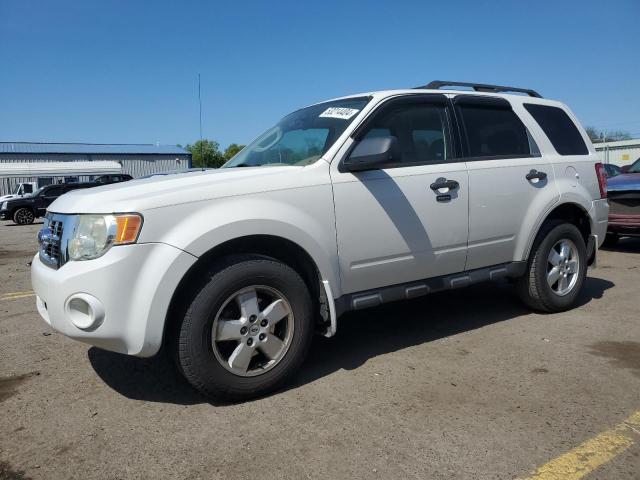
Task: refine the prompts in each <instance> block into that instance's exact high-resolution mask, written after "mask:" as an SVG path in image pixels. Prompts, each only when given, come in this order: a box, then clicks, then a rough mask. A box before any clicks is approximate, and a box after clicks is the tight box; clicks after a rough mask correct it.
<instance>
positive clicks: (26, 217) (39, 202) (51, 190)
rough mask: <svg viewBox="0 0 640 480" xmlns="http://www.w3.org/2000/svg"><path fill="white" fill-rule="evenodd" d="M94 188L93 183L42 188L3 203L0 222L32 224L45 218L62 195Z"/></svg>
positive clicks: (0, 209)
mask: <svg viewBox="0 0 640 480" xmlns="http://www.w3.org/2000/svg"><path fill="white" fill-rule="evenodd" d="M94 186H95V184H93V183H60V184H57V185H47V186H44V187H41V188H39V189H38V190H36V191H35V192H34V193H33V194H31V195H29V196H25V197H22V198H14V199H10V200H6V201H4V202H2V204H0V220H13V222H14V223H17V224H18V225H28V224H31V223H33V222H34V220H35V219H36V218H39V217H42V216H44V214H45V213H46V210H47V207H48V206H49V205H50V204H51V203H52V202H53V201H54V200H56V199H57V198H58V197H59V196H60V195H63V194H65V193H67V192H70V191H72V190H78V189H81V188H88V187H94Z"/></svg>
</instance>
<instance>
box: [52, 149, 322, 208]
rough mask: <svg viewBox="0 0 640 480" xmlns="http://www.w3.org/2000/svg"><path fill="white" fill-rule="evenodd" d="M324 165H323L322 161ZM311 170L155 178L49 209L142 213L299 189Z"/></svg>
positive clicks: (93, 191) (73, 196)
mask: <svg viewBox="0 0 640 480" xmlns="http://www.w3.org/2000/svg"><path fill="white" fill-rule="evenodd" d="M322 163H324V162H322ZM303 168H310V167H244V168H220V169H217V170H205V171H192V172H188V173H180V174H171V175H158V176H153V177H149V178H144V179H137V180H130V181H128V182H122V183H115V184H111V185H104V186H99V187H93V188H87V189H81V190H75V191H72V192H69V193H67V194H65V195H62V196H61V197H59V198H58V199H56V200H55V201H54V202H53V203H52V204H51V205H50V206H49V208H48V210H49V211H51V212H57V213H115V212H143V211H145V210H149V209H154V208H160V207H165V206H170V205H178V204H183V203H191V202H199V201H204V200H211V199H216V198H223V197H228V196H232V195H243V194H250V193H258V192H264V191H269V190H279V189H283V188H291V187H292V186H300V185H299V182H298V184H296V183H295V182H296V174H297V173H299V172H300V170H301V169H303Z"/></svg>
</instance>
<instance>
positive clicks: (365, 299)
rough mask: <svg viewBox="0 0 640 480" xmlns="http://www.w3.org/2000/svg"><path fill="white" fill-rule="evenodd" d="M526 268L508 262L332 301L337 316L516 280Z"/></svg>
mask: <svg viewBox="0 0 640 480" xmlns="http://www.w3.org/2000/svg"><path fill="white" fill-rule="evenodd" d="M526 268H527V262H509V263H502V264H499V265H493V266H491V267H485V268H478V269H475V270H469V271H466V272H459V273H453V274H450V275H442V276H440V277H433V278H427V279H424V280H418V281H413V282H407V283H400V284H397V285H390V286H386V287H380V288H374V289H371V290H365V291H362V292H354V293H349V294H346V295H342V296H341V297H339V298H337V299H336V300H335V305H336V312H337V315H338V316H339V315H341V314H343V313H345V312H348V311H352V310H362V309H364V308H370V307H377V306H378V305H382V304H384V303H389V302H396V301H398V300H409V299H412V298H418V297H423V296H425V295H428V294H430V293H435V292H441V291H444V290H453V289H456V288H461V287H466V286H468V285H472V284H474V283H481V282H485V281H489V280H499V279H502V278H517V277H520V276H522V275H524V272H525V271H526Z"/></svg>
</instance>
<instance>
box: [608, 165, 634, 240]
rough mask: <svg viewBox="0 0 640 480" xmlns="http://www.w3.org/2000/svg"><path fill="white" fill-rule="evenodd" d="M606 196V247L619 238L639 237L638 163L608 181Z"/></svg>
mask: <svg viewBox="0 0 640 480" xmlns="http://www.w3.org/2000/svg"><path fill="white" fill-rule="evenodd" d="M607 195H608V197H609V205H610V208H611V210H610V211H609V228H608V230H607V237H606V245H608V246H612V245H615V244H616V243H617V242H618V240H619V239H620V237H628V236H634V237H635V236H640V162H635V163H634V164H633V165H632V166H631V168H629V169H628V171H627V173H624V174H622V175H618V176H616V177H615V178H611V179H609V180H608V182H607Z"/></svg>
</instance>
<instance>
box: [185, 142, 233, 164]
mask: <svg viewBox="0 0 640 480" xmlns="http://www.w3.org/2000/svg"><path fill="white" fill-rule="evenodd" d="M184 148H185V149H186V150H188V151H189V152H191V160H192V161H191V164H192V165H193V166H194V167H198V168H201V167H202V168H218V167H220V166H222V165H223V164H224V162H226V159H225V157H224V154H223V153H222V152H221V151H220V144H219V143H218V142H216V141H214V140H198V141H197V142H195V143H194V144H193V145H191V144H189V145H187V146H186V147H184Z"/></svg>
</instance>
